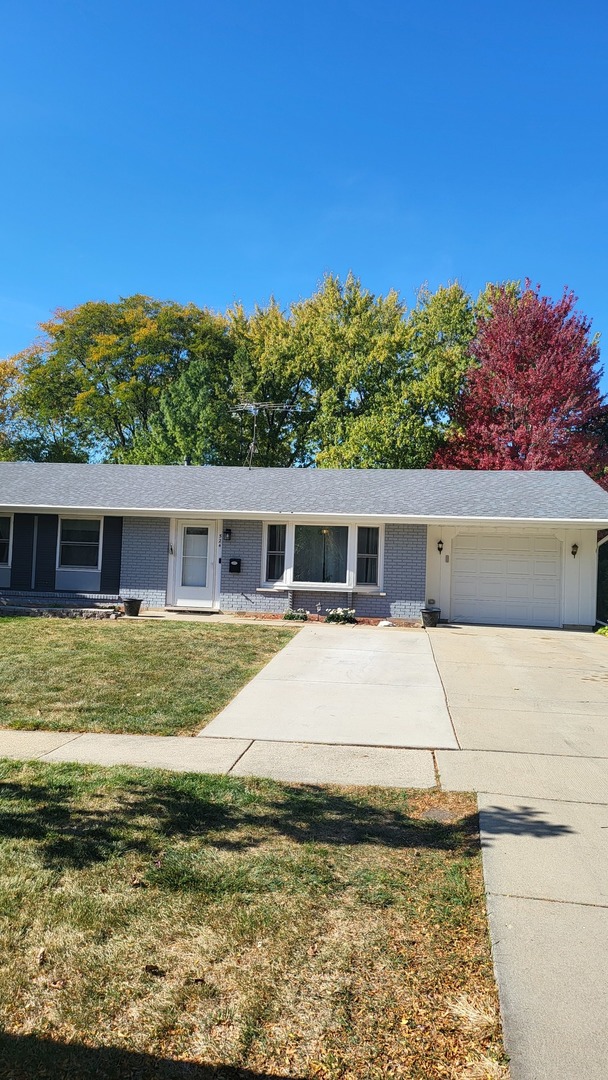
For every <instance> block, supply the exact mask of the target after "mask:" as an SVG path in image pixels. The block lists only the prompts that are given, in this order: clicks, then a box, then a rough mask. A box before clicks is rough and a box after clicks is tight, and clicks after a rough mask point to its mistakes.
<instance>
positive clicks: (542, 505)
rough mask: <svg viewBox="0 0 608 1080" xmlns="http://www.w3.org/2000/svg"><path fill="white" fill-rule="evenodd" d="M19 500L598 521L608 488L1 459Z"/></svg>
mask: <svg viewBox="0 0 608 1080" xmlns="http://www.w3.org/2000/svg"><path fill="white" fill-rule="evenodd" d="M0 505H2V506H5V507H11V508H13V509H19V508H21V509H26V508H27V507H36V508H38V509H39V510H42V509H49V510H51V509H61V510H67V509H81V510H85V509H87V510H105V511H113V510H114V511H129V510H133V511H145V510H148V511H156V512H158V511H165V512H169V513H181V512H182V511H184V512H186V513H188V512H190V511H194V512H205V511H208V512H212V513H215V512H217V513H219V514H222V515H224V516H229V515H230V514H248V515H252V514H254V513H257V514H319V515H322V514H327V515H332V514H333V515H349V516H353V517H359V516H367V515H373V516H377V517H383V518H386V519H396V520H398V519H403V518H417V519H421V518H439V519H447V518H459V519H463V518H496V519H498V520H503V521H504V520H509V519H514V520H517V519H526V520H550V521H593V522H596V523H598V522H601V523H606V525H608V493H607V492H605V491H603V489H602V488H600V487H599V485H598V484H596V483H594V481H593V480H591V479H590V478H589V477H588V476H586V475H585V473H583V472H506V471H504V472H473V471H470V472H469V471H466V472H465V471H456V470H431V469H255V468H254V469H246V468H223V467H213V466H204V467H200V466H192V465H72V464H51V463H43V464H33V463H30V462H3V463H0Z"/></svg>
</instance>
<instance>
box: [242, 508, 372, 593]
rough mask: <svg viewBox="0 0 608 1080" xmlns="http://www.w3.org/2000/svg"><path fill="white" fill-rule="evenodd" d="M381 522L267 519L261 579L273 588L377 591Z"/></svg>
mask: <svg viewBox="0 0 608 1080" xmlns="http://www.w3.org/2000/svg"><path fill="white" fill-rule="evenodd" d="M382 535H383V528H382V526H377V525H374V526H358V525H357V524H356V523H354V522H353V523H351V524H348V525H343V524H325V523H324V524H308V523H307V524H304V523H302V524H297V523H295V522H294V523H292V522H289V523H286V524H279V523H270V522H269V523H267V524H266V525H265V528H264V551H263V558H262V575H263V580H264V582H265V583H266V585H268V586H269V587H271V586H275V587H277V588H279V587H281V586H283V587H287V588H294V589H295V588H304V589H305V588H311V589H322V588H323V587H327V588H328V589H330V590H331V588H332V587H335V588H339V589H343V590H344V591H349V590H351V589H355V588H356V589H357V590H359V591H365V590H370V591H374V590H378V589H379V588H380V585H381V578H382Z"/></svg>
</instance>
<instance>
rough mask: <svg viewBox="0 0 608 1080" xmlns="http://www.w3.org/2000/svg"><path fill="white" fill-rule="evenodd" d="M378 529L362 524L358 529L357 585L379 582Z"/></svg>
mask: <svg viewBox="0 0 608 1080" xmlns="http://www.w3.org/2000/svg"><path fill="white" fill-rule="evenodd" d="M378 539H379V537H378V529H377V528H373V527H372V528H370V527H369V526H367V525H365V526H362V525H360V526H359V528H358V529H357V577H356V582H357V585H377V584H378V549H379V543H378Z"/></svg>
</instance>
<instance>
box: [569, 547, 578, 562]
mask: <svg viewBox="0 0 608 1080" xmlns="http://www.w3.org/2000/svg"><path fill="white" fill-rule="evenodd" d="M570 551H571V552H572V558H573V559H576V553H577V551H578V544H573V545H572V547H571V548H570Z"/></svg>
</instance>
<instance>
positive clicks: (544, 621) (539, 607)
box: [450, 533, 561, 626]
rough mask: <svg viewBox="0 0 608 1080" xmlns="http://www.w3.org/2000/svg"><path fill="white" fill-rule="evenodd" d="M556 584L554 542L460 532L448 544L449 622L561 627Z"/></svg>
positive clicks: (558, 549)
mask: <svg viewBox="0 0 608 1080" xmlns="http://www.w3.org/2000/svg"><path fill="white" fill-rule="evenodd" d="M560 581H561V545H560V542H559V540H556V539H555V537H552V536H511V535H509V534H508V533H502V534H493V535H490V534H486V535H484V534H483V533H475V534H471V535H466V534H464V533H463V534H461V535H460V536H457V537H456V538H455V540H454V542H453V545H452V606H451V612H450V616H451V619H452V622H476V623H497V624H499V625H506V626H560V625H561V604H560V597H561V586H560Z"/></svg>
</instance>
